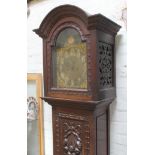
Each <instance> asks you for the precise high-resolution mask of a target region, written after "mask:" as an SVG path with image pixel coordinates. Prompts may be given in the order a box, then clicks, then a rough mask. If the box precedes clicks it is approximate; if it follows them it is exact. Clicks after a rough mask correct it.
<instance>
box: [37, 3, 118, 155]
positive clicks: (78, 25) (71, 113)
mask: <svg viewBox="0 0 155 155" xmlns="http://www.w3.org/2000/svg"><path fill="white" fill-rule="evenodd" d="M119 29H120V26H119V25H118V24H116V23H114V22H113V21H111V20H109V19H108V18H106V17H105V16H103V15H101V14H95V15H88V14H87V13H86V12H85V11H83V10H82V9H80V8H78V7H76V6H72V5H63V6H59V7H57V8H55V9H53V10H52V11H51V12H49V14H48V15H47V16H46V17H45V18H44V20H43V21H42V23H41V25H40V27H39V29H35V30H34V31H35V32H36V33H37V34H38V35H39V36H40V37H41V38H42V39H43V71H44V97H42V99H43V100H45V101H46V102H48V104H50V105H51V106H52V116H53V117H52V118H53V145H54V147H53V148H54V150H53V154H54V155H108V148H109V145H108V144H109V128H108V126H109V124H108V109H109V105H110V103H112V101H113V100H114V99H115V96H116V89H115V52H114V45H115V36H116V34H117V32H118V31H119Z"/></svg>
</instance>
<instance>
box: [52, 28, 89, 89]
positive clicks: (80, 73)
mask: <svg viewBox="0 0 155 155" xmlns="http://www.w3.org/2000/svg"><path fill="white" fill-rule="evenodd" d="M86 51H87V50H86V43H85V42H82V41H81V37H80V34H79V32H78V31H77V30H75V29H74V28H66V29H63V30H62V31H61V32H60V33H59V35H58V36H57V38H56V42H55V47H54V51H52V58H53V59H52V62H53V64H52V66H53V67H52V70H53V71H52V74H53V86H54V87H55V88H60V89H63V88H67V89H87V52H86Z"/></svg>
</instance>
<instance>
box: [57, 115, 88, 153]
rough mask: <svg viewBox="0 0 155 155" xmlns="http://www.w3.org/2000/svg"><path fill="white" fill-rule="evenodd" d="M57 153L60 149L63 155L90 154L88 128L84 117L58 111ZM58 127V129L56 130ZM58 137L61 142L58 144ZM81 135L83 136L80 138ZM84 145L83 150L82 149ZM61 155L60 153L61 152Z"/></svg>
mask: <svg viewBox="0 0 155 155" xmlns="http://www.w3.org/2000/svg"><path fill="white" fill-rule="evenodd" d="M56 120H57V121H56V131H58V132H56V139H57V140H56V146H57V149H56V150H57V153H58V154H60V151H59V150H61V149H62V153H63V155H82V152H83V151H84V152H85V155H89V154H90V145H89V143H90V128H89V122H88V120H87V118H86V117H84V116H80V115H73V114H66V113H58V114H57V119H56ZM58 128H59V130H58ZM60 137H61V138H62V140H61V141H62V142H63V143H62V144H60V140H59V139H60ZM82 137H84V138H83V139H82ZM83 145H85V146H86V147H85V150H83V148H84V147H83ZM61 155H62V154H61Z"/></svg>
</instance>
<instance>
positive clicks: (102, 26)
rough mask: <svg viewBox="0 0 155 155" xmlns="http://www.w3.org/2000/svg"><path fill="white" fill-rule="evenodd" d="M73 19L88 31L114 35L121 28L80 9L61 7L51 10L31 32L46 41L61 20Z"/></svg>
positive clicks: (68, 6) (101, 17)
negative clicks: (94, 30)
mask: <svg viewBox="0 0 155 155" xmlns="http://www.w3.org/2000/svg"><path fill="white" fill-rule="evenodd" d="M66 17H75V18H78V19H80V20H81V21H82V22H83V23H84V24H85V25H86V27H87V29H88V30H93V29H98V30H102V31H105V32H106V33H109V34H112V35H115V34H116V33H117V32H118V31H119V29H120V28H121V26H119V25H118V24H116V23H114V22H113V21H111V20H110V19H108V18H106V17H105V16H103V15H101V14H96V15H93V16H91V15H89V14H88V13H86V12H85V11H83V10H82V9H80V8H78V7H77V6H73V5H61V6H58V7H56V8H55V9H53V10H51V11H50V12H49V13H48V14H47V16H46V17H45V18H44V19H43V21H42V23H41V24H40V26H39V28H38V29H35V30H33V31H34V32H35V33H36V34H38V35H39V36H40V37H41V38H43V39H46V38H47V37H48V35H49V33H50V31H51V29H52V27H53V26H54V25H55V24H56V23H57V22H58V21H59V20H60V19H62V18H66Z"/></svg>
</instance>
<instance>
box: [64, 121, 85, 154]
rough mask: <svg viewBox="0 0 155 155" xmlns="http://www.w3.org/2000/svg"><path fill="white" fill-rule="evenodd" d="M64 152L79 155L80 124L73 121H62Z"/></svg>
mask: <svg viewBox="0 0 155 155" xmlns="http://www.w3.org/2000/svg"><path fill="white" fill-rule="evenodd" d="M64 130H65V132H64V152H65V154H66V155H80V153H81V151H82V142H81V141H82V140H81V138H80V134H81V125H78V124H76V123H74V122H67V123H64Z"/></svg>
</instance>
